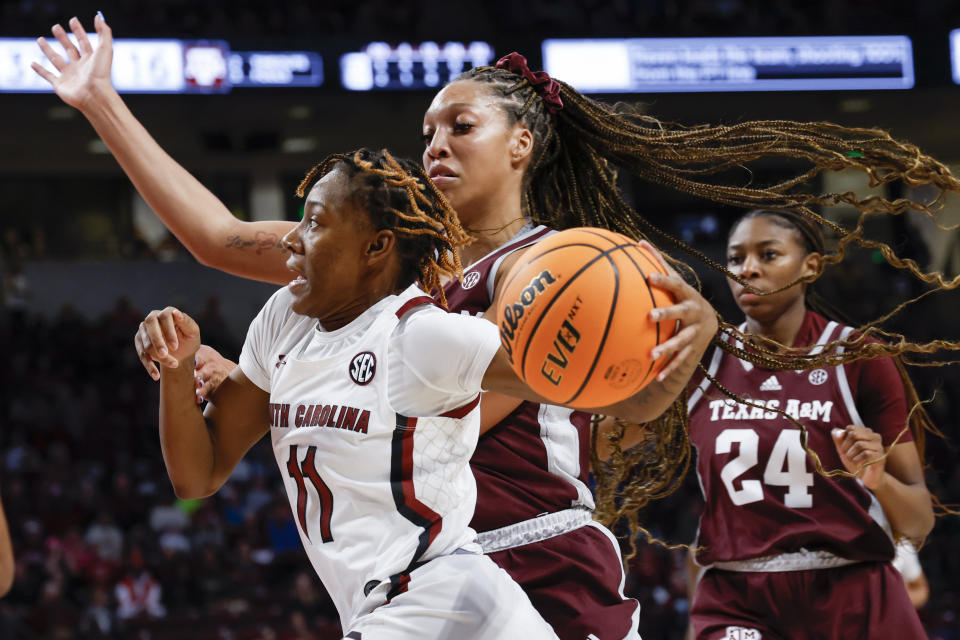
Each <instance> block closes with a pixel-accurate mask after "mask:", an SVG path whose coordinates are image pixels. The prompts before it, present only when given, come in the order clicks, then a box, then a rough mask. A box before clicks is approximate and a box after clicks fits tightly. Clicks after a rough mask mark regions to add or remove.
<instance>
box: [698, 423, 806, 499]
mask: <svg viewBox="0 0 960 640" xmlns="http://www.w3.org/2000/svg"><path fill="white" fill-rule="evenodd" d="M734 443H738V444H739V445H740V450H739V452H738V454H737V456H736V457H734V458H733V459H731V460H730V461H729V462H727V464H725V465H724V466H723V469H722V470H721V471H720V479H721V480H722V481H723V485H724V486H725V487H726V488H727V493H729V494H730V499H731V500H732V501H733V504H735V505H737V506H738V507H739V506H743V505H745V504H750V503H751V502H759V501H760V500H763V484H767V485H769V486H775V487H786V488H787V491H786V493H785V494H784V496H783V504H784V506H786V507H788V508H790V509H804V508H810V507H812V506H813V495H812V494H811V493H810V487H812V486H813V473H811V472H809V471H807V452H806V451H804V449H803V445H802V444H801V443H800V430H799V429H784V430H783V431H781V432H780V435H779V436H778V437H777V441H776V442H775V443H774V445H773V449H772V450H771V451H770V459H769V460H768V461H767V465H766V468H765V469H764V470H763V483H761V482H760V481H759V480H744V481H742V482H741V483H740V488H739V489H737V488H736V487H735V486H734V481H735V480H736V479H737V478H739V477H740V476H741V475H743V474H744V473H746V472H747V471H749V470H750V469H752V468H753V467H755V466H757V462H758V457H757V452H758V449H759V444H760V436H758V435H757V432H756V431H754V430H753V429H724V430H723V431H722V432H720V435H719V436H717V444H716V450H715V453H717V454H725V453H730V451H731V450H732V448H733V444H734Z"/></svg>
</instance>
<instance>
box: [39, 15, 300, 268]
mask: <svg viewBox="0 0 960 640" xmlns="http://www.w3.org/2000/svg"><path fill="white" fill-rule="evenodd" d="M69 24H70V30H71V31H72V32H73V34H74V35H75V36H76V38H77V46H74V45H73V43H71V42H70V40H69V39H68V38H67V34H66V32H65V31H64V29H63V27H61V26H60V25H55V26H54V27H53V29H52V32H53V35H54V37H55V38H56V39H57V41H58V42H59V43H60V44H61V45H63V47H64V49H65V50H66V53H67V59H66V60H65V59H64V58H63V57H61V56H60V55H59V54H57V53H56V52H55V51H54V50H53V49H52V48H51V47H50V44H49V43H48V42H47V41H46V40H45V39H44V38H40V39H39V40H38V41H37V42H38V44H39V45H40V48H41V49H42V50H43V53H44V54H45V55H46V56H47V58H48V59H49V60H50V62H51V63H52V64H53V66H54V68H55V69H56V70H57V71H58V72H59V75H57V74H55V73H51V72H50V71H48V70H47V69H45V68H43V67H42V66H40V65H39V64H37V63H33V65H32V66H33V70H34V71H36V72H37V73H38V74H39V75H41V76H42V77H43V78H44V79H45V80H47V81H48V82H49V83H50V84H51V85H53V88H54V90H55V91H56V93H57V95H58V96H59V97H60V99H62V100H63V101H64V102H66V103H67V104H69V105H70V106H72V107H75V108H77V109H78V110H79V111H80V112H81V113H82V114H83V115H84V116H85V117H86V118H87V120H89V121H90V124H92V125H93V128H94V129H96V131H97V134H99V136H100V138H101V139H102V140H103V142H104V143H105V144H106V145H107V148H108V149H110V152H111V153H112V154H113V157H114V158H116V160H117V162H119V163H120V166H121V167H122V168H123V171H124V172H125V173H126V174H127V177H129V178H130V181H131V182H132V183H133V185H134V186H135V187H136V189H137V191H139V192H140V195H141V196H143V199H144V200H145V201H146V202H147V204H149V205H150V207H151V208H152V209H153V210H154V211H155V212H156V213H157V215H158V216H160V219H161V220H163V222H164V224H166V225H167V227H168V228H169V229H170V231H171V232H173V234H174V235H175V236H176V237H177V239H179V240H180V241H181V242H182V243H183V244H184V246H186V247H187V249H189V251H190V253H192V254H193V255H194V257H195V258H196V259H197V260H198V261H199V262H201V263H202V264H205V265H207V266H210V267H214V268H216V269H220V270H221V271H226V272H228V273H232V274H234V275H238V276H242V277H245V278H250V279H253V280H263V281H265V282H274V283H278V284H286V283H287V282H289V281H290V280H291V274H290V271H289V270H288V269H287V267H286V258H287V255H286V251H285V250H284V249H283V248H282V247H281V246H280V239H281V238H282V237H283V235H284V234H285V233H286V232H287V231H289V230H290V229H292V228H293V227H294V223H293V222H285V221H264V222H243V221H241V220H237V218H235V217H234V215H233V214H232V213H230V210H229V209H227V208H226V206H225V205H224V204H223V203H222V202H220V200H219V199H218V198H217V197H216V196H215V195H213V194H212V193H210V191H209V190H208V189H207V188H206V187H204V186H203V185H202V184H201V183H200V181H199V180H197V179H196V178H194V177H193V176H192V175H190V174H189V173H188V172H187V170H186V169H184V168H183V167H182V166H180V165H179V164H178V163H177V162H176V161H175V160H174V159H173V158H171V157H170V156H169V155H168V154H167V153H166V152H165V151H164V150H163V149H162V148H161V147H160V145H159V144H157V142H156V141H155V140H154V139H153V137H152V136H151V135H150V134H149V133H148V132H147V130H146V129H145V128H144V127H143V125H141V124H140V122H138V121H137V119H136V118H135V117H134V116H133V114H132V113H131V112H130V110H129V109H128V108H127V105H126V104H125V103H124V102H123V100H122V99H121V98H120V96H119V94H117V92H116V91H115V90H114V88H113V85H111V84H110V68H111V63H112V59H113V37H112V34H111V31H110V27H109V26H107V23H106V21H105V20H104V19H103V16H101V15H99V14H98V15H97V17H96V18H95V19H94V27H95V28H96V31H97V34H98V35H99V37H100V41H99V43H98V45H97V48H96V49H93V47H92V46H91V44H90V41H89V40H88V39H87V34H86V32H85V31H84V29H83V27H82V26H81V25H80V21H79V20H78V19H77V18H71V19H70V23H69ZM278 213H279V212H278Z"/></svg>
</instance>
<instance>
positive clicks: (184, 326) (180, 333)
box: [133, 307, 200, 380]
mask: <svg viewBox="0 0 960 640" xmlns="http://www.w3.org/2000/svg"><path fill="white" fill-rule="evenodd" d="M133 346H134V348H135V349H136V350H137V357H138V358H140V362H141V363H142V364H143V368H144V369H146V370H147V373H149V374H150V377H151V378H153V379H154V380H159V379H160V371H159V369H157V366H156V364H154V363H155V362H156V363H160V365H161V366H164V367H168V368H170V369H176V368H177V367H179V366H180V365H181V364H182V363H187V362H188V363H189V365H190V366H193V364H194V363H195V362H196V354H197V350H198V349H199V348H200V327H198V326H197V323H196V321H194V319H193V318H191V317H190V316H188V315H187V314H185V313H184V312H183V311H180V310H179V309H176V308H174V307H167V308H166V309H164V310H162V311H156V310H154V311H151V312H150V313H149V314H147V317H146V318H144V320H143V322H141V323H140V327H139V328H138V329H137V333H136V335H135V336H134V338H133Z"/></svg>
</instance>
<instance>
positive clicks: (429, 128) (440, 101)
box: [34, 16, 717, 640]
mask: <svg viewBox="0 0 960 640" xmlns="http://www.w3.org/2000/svg"><path fill="white" fill-rule="evenodd" d="M95 26H96V29H97V32H98V33H99V35H100V44H99V45H98V48H97V50H96V51H94V50H93V49H92V48H91V47H90V45H89V43H87V42H86V38H85V37H83V29H82V27H81V26H80V23H79V21H78V20H76V19H75V18H74V19H72V20H71V21H70V27H71V30H72V31H73V32H74V34H75V35H77V37H78V40H79V42H80V48H79V49H78V48H77V47H74V46H73V45H72V44H71V43H70V42H69V41H68V39H67V37H66V34H65V32H64V30H63V28H62V27H60V26H59V25H58V26H56V27H54V29H53V33H54V35H55V37H56V38H57V40H58V41H59V42H60V43H61V44H62V45H63V46H64V48H65V50H66V53H67V56H68V59H69V60H64V59H63V58H61V57H60V56H59V55H58V54H56V53H55V52H53V50H52V49H50V48H49V46H48V45H47V44H46V43H45V42H41V48H43V49H44V53H45V54H46V55H47V57H48V58H49V59H50V60H51V62H52V63H53V64H54V66H55V67H56V68H57V70H58V71H59V73H60V75H59V76H57V75H54V74H53V73H51V72H49V71H47V70H44V69H42V68H41V67H39V66H38V65H34V69H35V70H36V71H37V73H39V74H40V75H42V76H43V77H44V78H46V79H47V80H48V81H50V82H51V84H53V86H54V88H55V89H56V91H57V95H59V96H60V97H61V98H62V99H63V100H64V101H65V102H67V103H68V104H70V105H72V106H74V107H77V108H78V109H80V111H81V112H82V113H83V114H84V115H85V116H86V117H87V118H88V120H90V122H91V124H93V126H94V128H95V129H96V130H97V132H98V133H99V135H100V136H101V138H102V139H103V140H104V142H105V143H106V144H107V147H108V148H109V149H110V150H111V152H112V153H113V155H114V157H115V158H116V159H117V160H118V162H119V163H120V165H121V166H122V167H123V169H124V171H125V172H126V173H127V175H128V176H129V177H130V179H131V181H132V182H133V183H134V185H135V186H136V188H137V189H138V191H139V192H140V194H141V195H142V196H143V197H144V199H145V200H146V202H147V203H148V204H149V205H150V206H151V207H152V208H153V210H154V211H156V212H157V213H158V215H159V216H160V217H161V219H162V220H163V221H164V222H165V223H166V224H167V226H168V227H169V228H170V229H171V231H172V232H173V233H174V234H175V235H176V236H177V237H178V238H179V239H180V240H181V241H182V242H183V243H184V245H185V246H186V247H187V248H188V249H189V250H190V251H191V252H192V253H193V254H194V255H195V256H196V257H197V259H198V260H200V261H201V262H202V263H204V264H207V265H210V266H214V267H216V268H218V269H221V270H224V271H227V272H230V273H234V274H238V275H242V276H245V277H249V278H253V279H258V280H264V281H268V282H276V283H279V284H285V283H287V282H288V281H289V280H290V272H289V271H288V269H287V267H286V265H285V261H286V256H285V255H284V252H283V251H282V250H280V249H279V246H280V243H279V239H280V238H281V237H283V236H284V235H285V234H286V233H287V232H288V231H289V230H290V229H291V228H293V227H294V224H293V223H290V222H279V221H278V222H257V223H243V222H241V221H239V220H237V219H236V218H235V217H234V216H233V215H232V214H231V213H230V212H229V210H227V209H226V207H225V206H224V205H223V204H222V203H221V202H220V201H219V200H218V199H217V198H216V197H215V196H214V195H213V194H211V193H210V192H209V191H207V190H206V189H205V188H204V187H203V186H202V185H201V184H200V183H199V182H198V181H197V180H195V179H194V178H193V177H192V176H190V175H189V174H188V173H187V172H186V171H185V170H184V169H183V168H182V167H181V166H179V165H178V164H177V163H176V162H175V161H174V160H173V159H171V158H170V157H169V156H168V155H167V154H166V153H165V152H164V151H163V150H162V149H161V148H160V147H159V145H157V143H156V142H155V141H154V140H153V139H152V138H151V137H150V135H149V134H148V133H147V132H146V130H145V129H144V128H143V127H142V126H141V125H140V124H139V123H138V122H137V121H136V120H135V118H134V117H133V115H132V114H131V113H130V112H129V110H128V109H127V108H126V106H125V105H124V104H123V102H122V100H121V99H120V97H119V96H118V95H117V94H116V92H115V90H114V89H113V88H112V86H111V85H110V80H109V78H110V61H111V55H112V54H111V48H110V45H111V40H110V30H109V27H108V26H107V25H106V23H105V21H104V20H103V18H102V16H98V17H97V18H96V20H95ZM521 61H522V58H521V59H520V60H518V59H517V58H510V60H509V62H507V63H506V64H505V65H504V66H505V67H506V68H498V69H492V68H486V69H487V70H486V71H482V72H480V73H479V74H473V75H471V74H470V72H468V74H465V76H466V77H464V78H463V79H460V80H457V81H454V82H452V83H450V84H449V85H448V86H447V87H445V88H444V89H443V90H442V91H441V92H440V93H439V94H438V95H437V96H436V98H435V99H434V101H433V103H432V104H431V106H430V108H429V110H428V111H427V113H426V115H425V117H424V122H423V137H424V142H425V150H424V154H423V161H424V168H425V169H426V170H427V171H428V173H429V175H430V178H431V179H432V180H433V181H434V183H435V184H436V185H437V187H438V188H439V189H440V190H441V191H442V192H443V193H444V195H446V197H447V198H448V199H449V200H450V202H451V204H452V205H453V207H454V208H455V209H456V210H457V213H458V215H459V217H460V219H461V222H462V223H463V225H464V227H465V228H467V229H470V230H472V231H471V235H472V237H473V243H472V244H471V245H470V246H468V247H465V248H464V249H463V250H462V255H463V262H464V263H465V264H470V265H471V266H469V267H468V268H467V269H465V274H464V279H463V281H462V282H459V281H454V282H451V283H449V284H448V285H447V286H446V295H447V298H448V300H449V303H450V309H451V310H452V311H460V312H463V313H471V314H481V313H483V312H485V311H486V310H487V309H488V308H489V307H490V306H491V305H492V303H493V300H494V297H495V293H496V290H497V285H498V283H499V278H500V277H502V276H503V275H504V274H506V273H507V271H508V270H509V268H510V266H512V264H514V263H515V262H516V260H517V259H518V258H519V257H520V255H521V253H522V252H521V250H522V249H524V248H525V247H528V246H529V245H530V244H532V243H534V242H536V241H537V240H538V239H539V238H541V237H543V235H545V234H547V233H550V230H549V229H547V228H545V227H532V226H530V225H529V224H528V222H527V211H526V205H525V204H524V201H525V199H526V196H527V194H526V193H525V190H527V189H528V187H530V181H531V175H533V169H532V167H533V166H534V164H537V169H538V170H539V169H541V168H542V166H540V165H543V164H544V163H546V164H548V165H549V164H556V162H557V158H553V159H552V160H548V161H545V160H544V154H545V153H546V150H547V147H548V145H549V144H552V143H550V142H549V141H550V140H551V139H555V137H556V135H557V133H556V131H555V130H553V129H552V128H553V127H556V128H558V127H559V126H560V125H559V124H558V123H559V122H560V120H559V119H556V118H554V117H553V116H554V113H555V112H554V110H555V109H557V108H559V106H560V105H559V104H558V103H559V98H558V95H557V93H556V88H555V87H554V85H555V83H553V84H551V82H550V81H549V78H546V77H545V74H539V73H538V74H532V73H531V72H530V71H529V69H527V68H526V63H525V61H522V62H521ZM521 80H523V81H526V84H524V86H523V87H521V89H522V90H521V91H517V92H514V91H513V90H512V89H511V85H514V84H517V83H519V82H520V81H521ZM535 160H536V163H535V162H534V161H535ZM540 190H541V189H540V186H539V184H538V183H534V185H533V191H534V192H535V193H537V192H539V191H540ZM535 197H537V198H539V199H549V196H548V195H543V194H540V195H537V196H535ZM237 239H240V240H247V239H257V240H259V242H258V241H257V240H255V241H254V243H255V244H257V245H258V246H259V247H261V248H265V250H264V251H262V252H261V251H258V252H257V253H252V252H247V251H243V250H238V249H236V248H235V247H237V246H247V245H248V243H246V242H237ZM471 263H472V264H471ZM651 282H652V283H653V284H657V285H660V286H665V287H667V288H669V289H670V290H671V291H672V292H673V293H674V295H675V297H676V299H677V301H678V303H677V305H676V306H675V307H670V308H669V311H668V310H667V309H664V310H661V311H659V312H657V313H664V312H666V313H670V314H671V317H672V315H673V314H676V315H677V317H678V318H679V319H680V321H681V325H682V326H681V330H680V331H679V332H678V334H677V335H676V336H675V337H674V338H673V339H671V340H670V341H668V342H666V343H664V344H663V345H660V346H659V347H657V348H656V349H655V350H654V357H671V356H675V357H673V360H672V362H671V363H670V364H668V365H667V367H666V368H665V369H664V370H663V371H662V372H661V374H660V376H659V378H658V380H657V381H655V382H654V383H652V384H650V385H649V386H648V387H647V389H646V390H645V402H644V404H643V406H644V408H645V415H644V416H643V417H642V419H641V420H640V421H648V420H652V419H654V418H656V417H657V416H659V415H660V414H661V413H662V412H663V411H664V410H665V409H666V408H667V407H669V406H670V405H671V404H672V403H673V401H674V400H675V399H676V398H677V397H678V395H679V393H680V392H681V391H682V389H683V386H684V385H685V384H686V383H687V381H688V380H689V377H690V375H691V373H692V371H693V369H694V368H695V366H696V362H697V361H698V360H699V355H698V354H702V353H703V351H704V350H705V349H706V345H707V344H708V343H709V341H710V339H711V338H712V336H713V335H714V333H715V331H716V327H717V321H716V317H715V314H714V312H713V310H712V308H711V307H710V305H709V304H708V303H707V302H706V301H705V300H704V299H703V297H702V296H701V295H700V294H699V293H698V292H697V291H696V290H695V289H693V288H692V287H690V286H689V285H687V284H686V283H684V282H683V280H682V279H681V278H679V276H676V275H675V274H674V275H673V276H671V277H669V278H668V277H664V278H659V277H656V276H655V275H653V276H651ZM664 317H667V316H660V317H657V318H654V319H655V320H657V319H661V318H664ZM144 366H145V367H146V368H147V370H148V371H149V372H150V373H151V375H153V376H154V377H158V375H159V372H158V371H157V370H156V367H155V365H154V364H153V363H151V362H149V360H148V359H145V360H144ZM200 366H204V363H201V364H200ZM199 392H200V393H209V387H208V386H204V387H202V388H201V389H200V390H199ZM481 408H482V418H481V432H482V433H485V435H484V437H482V438H481V439H480V442H479V445H478V447H477V450H476V453H475V455H474V458H473V460H472V463H471V464H472V467H473V470H474V474H475V476H476V480H477V491H478V496H477V510H476V515H475V517H474V519H473V521H472V523H471V526H472V527H473V528H474V529H476V530H477V531H478V532H479V534H480V537H479V541H480V542H481V544H482V545H483V547H484V550H485V552H487V553H489V554H490V555H491V557H492V558H493V559H494V561H496V562H497V563H498V564H499V565H500V566H501V567H503V568H504V569H506V570H507V571H508V572H509V573H510V575H511V576H513V578H514V579H515V580H516V581H517V582H518V583H519V584H520V585H521V586H522V587H523V589H524V590H525V591H526V592H527V594H528V596H529V597H530V600H531V601H532V602H533V604H534V606H535V607H536V609H537V610H538V611H539V612H540V613H541V615H543V617H544V618H545V619H546V620H547V621H548V622H549V623H550V624H551V625H552V626H553V627H554V629H555V630H556V631H557V634H558V635H559V636H560V637H561V638H563V639H564V640H567V639H570V640H583V639H584V638H588V637H592V638H597V639H598V640H608V639H609V640H613V639H617V640H619V639H621V638H638V637H639V635H638V633H637V625H638V615H639V605H638V603H637V602H636V600H633V599H631V598H626V597H625V596H624V594H623V585H624V580H625V576H624V573H623V568H622V560H621V557H620V549H619V545H618V543H617V541H616V539H615V538H614V537H613V535H612V534H611V533H610V532H609V531H608V530H607V529H606V528H605V527H603V526H601V525H599V524H598V523H596V522H594V521H593V519H592V517H591V514H592V509H593V507H594V502H593V496H592V495H591V492H590V489H589V486H588V484H587V476H588V473H589V447H590V444H589V443H590V439H589V418H590V414H589V413H586V412H580V411H572V410H570V409H565V408H561V407H552V406H548V405H539V404H536V403H531V402H522V401H520V400H517V399H514V398H509V397H506V396H499V395H496V394H493V393H487V394H485V395H484V399H483V403H482V407H481Z"/></svg>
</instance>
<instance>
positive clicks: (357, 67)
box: [340, 42, 493, 91]
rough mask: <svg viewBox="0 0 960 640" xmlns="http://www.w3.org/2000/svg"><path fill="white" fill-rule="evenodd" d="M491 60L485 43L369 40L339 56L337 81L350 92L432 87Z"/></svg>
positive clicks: (488, 47)
mask: <svg viewBox="0 0 960 640" xmlns="http://www.w3.org/2000/svg"><path fill="white" fill-rule="evenodd" d="M492 61H493V47H491V46H490V45H489V44H487V43H486V42H470V43H463V42H447V43H444V44H440V43H437V42H421V43H416V44H414V43H409V42H401V43H399V44H388V43H386V42H371V43H370V44H368V45H366V46H365V47H363V48H362V49H361V50H360V51H353V52H349V53H345V54H343V55H342V56H340V80H341V83H342V84H343V88H345V89H349V90H351V91H376V90H396V89H434V88H437V87H441V86H443V85H444V84H446V83H447V82H448V81H450V80H451V79H453V78H455V77H457V76H458V75H459V74H460V73H462V72H463V71H465V70H466V69H470V68H471V67H477V66H481V65H488V64H491V62H492Z"/></svg>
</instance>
